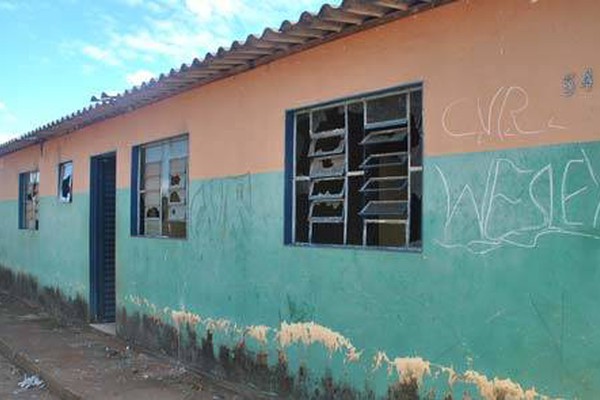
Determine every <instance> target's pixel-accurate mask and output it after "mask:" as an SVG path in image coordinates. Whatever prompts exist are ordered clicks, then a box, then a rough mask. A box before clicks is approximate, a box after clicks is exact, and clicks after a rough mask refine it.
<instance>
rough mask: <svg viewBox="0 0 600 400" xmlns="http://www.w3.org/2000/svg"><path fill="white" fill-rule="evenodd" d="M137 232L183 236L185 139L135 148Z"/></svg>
mask: <svg viewBox="0 0 600 400" xmlns="http://www.w3.org/2000/svg"><path fill="white" fill-rule="evenodd" d="M138 168H139V180H138V189H139V191H138V196H139V197H138V207H139V209H138V219H139V221H138V234H139V235H141V236H153V237H171V238H185V237H186V236H187V182H188V139H187V137H183V138H182V137H178V138H175V139H169V140H165V141H161V142H157V143H151V144H147V145H143V146H140V147H139V166H138Z"/></svg>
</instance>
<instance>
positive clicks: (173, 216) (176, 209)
mask: <svg viewBox="0 0 600 400" xmlns="http://www.w3.org/2000/svg"><path fill="white" fill-rule="evenodd" d="M185 216H186V207H185V204H181V205H169V216H168V219H169V221H185Z"/></svg>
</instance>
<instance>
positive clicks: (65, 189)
mask: <svg viewBox="0 0 600 400" xmlns="http://www.w3.org/2000/svg"><path fill="white" fill-rule="evenodd" d="M58 179H59V180H58V185H59V186H58V197H59V200H60V201H61V202H63V203H70V202H71V200H72V191H73V163H72V162H66V163H63V164H60V166H59V176H58Z"/></svg>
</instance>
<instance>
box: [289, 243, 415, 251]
mask: <svg viewBox="0 0 600 400" xmlns="http://www.w3.org/2000/svg"><path fill="white" fill-rule="evenodd" d="M285 246H286V247H300V248H302V247H304V248H325V249H327V248H330V249H349V250H365V251H383V252H392V253H406V254H422V253H423V248H422V247H419V248H407V247H385V246H361V245H355V244H352V245H343V244H322V243H286V244H285Z"/></svg>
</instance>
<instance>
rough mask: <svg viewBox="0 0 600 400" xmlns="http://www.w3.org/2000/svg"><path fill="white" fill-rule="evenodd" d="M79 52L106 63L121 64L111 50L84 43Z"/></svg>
mask: <svg viewBox="0 0 600 400" xmlns="http://www.w3.org/2000/svg"><path fill="white" fill-rule="evenodd" d="M81 52H82V53H83V54H85V55H86V56H88V57H90V58H92V59H94V60H96V61H101V62H103V63H105V64H108V65H112V66H116V65H120V64H121V61H120V60H119V59H118V58H117V57H116V56H115V55H114V53H113V52H112V50H105V49H101V48H100V47H97V46H92V45H85V46H83V48H82V49H81Z"/></svg>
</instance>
